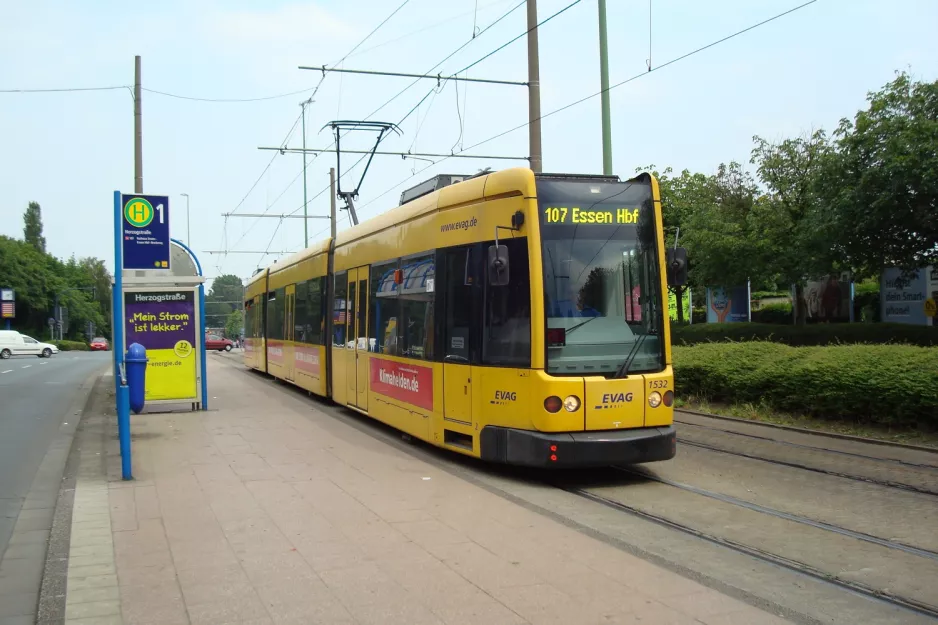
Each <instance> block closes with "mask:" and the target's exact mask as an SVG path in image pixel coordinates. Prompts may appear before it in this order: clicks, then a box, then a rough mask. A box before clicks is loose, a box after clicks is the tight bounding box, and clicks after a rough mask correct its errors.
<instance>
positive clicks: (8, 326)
mask: <svg viewBox="0 0 938 625" xmlns="http://www.w3.org/2000/svg"><path fill="white" fill-rule="evenodd" d="M9 329H10V320H9V319H7V330H9Z"/></svg>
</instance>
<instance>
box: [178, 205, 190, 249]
mask: <svg viewBox="0 0 938 625" xmlns="http://www.w3.org/2000/svg"><path fill="white" fill-rule="evenodd" d="M179 195H181V196H182V197H184V198H186V245H188V246H189V247H192V230H190V228H189V194H188V193H180V194H179Z"/></svg>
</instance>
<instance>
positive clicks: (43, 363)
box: [39, 362, 49, 365]
mask: <svg viewBox="0 0 938 625" xmlns="http://www.w3.org/2000/svg"><path fill="white" fill-rule="evenodd" d="M39 364H40V365H45V364H49V363H45V362H40V363H39Z"/></svg>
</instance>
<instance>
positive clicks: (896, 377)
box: [674, 341, 938, 429]
mask: <svg viewBox="0 0 938 625" xmlns="http://www.w3.org/2000/svg"><path fill="white" fill-rule="evenodd" d="M936 361H938V349H935V348H924V347H914V346H909V345H839V346H830V347H790V346H788V345H781V344H779V343H767V342H762V341H758V342H750V343H711V344H708V345H695V346H691V347H679V346H678V347H675V348H674V379H675V388H676V392H677V393H679V394H680V395H682V396H685V397H687V396H697V397H703V398H707V399H710V400H714V401H723V402H756V403H759V402H764V403H765V404H767V405H768V406H770V407H772V408H774V409H776V410H781V411H786V412H795V413H800V414H807V415H812V416H816V417H820V418H828V419H845V420H851V421H854V422H861V423H871V424H883V425H887V424H888V425H902V426H925V427H927V428H929V429H935V428H936V427H938V367H936V366H935V362H936Z"/></svg>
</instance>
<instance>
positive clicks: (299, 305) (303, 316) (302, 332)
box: [293, 281, 309, 343]
mask: <svg viewBox="0 0 938 625" xmlns="http://www.w3.org/2000/svg"><path fill="white" fill-rule="evenodd" d="M308 300H309V282H308V281H307V282H297V283H296V290H295V292H294V294H293V340H294V341H296V342H297V343H309V327H308V323H309V321H308V317H309V311H308V310H307V309H306V305H307V302H308Z"/></svg>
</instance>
